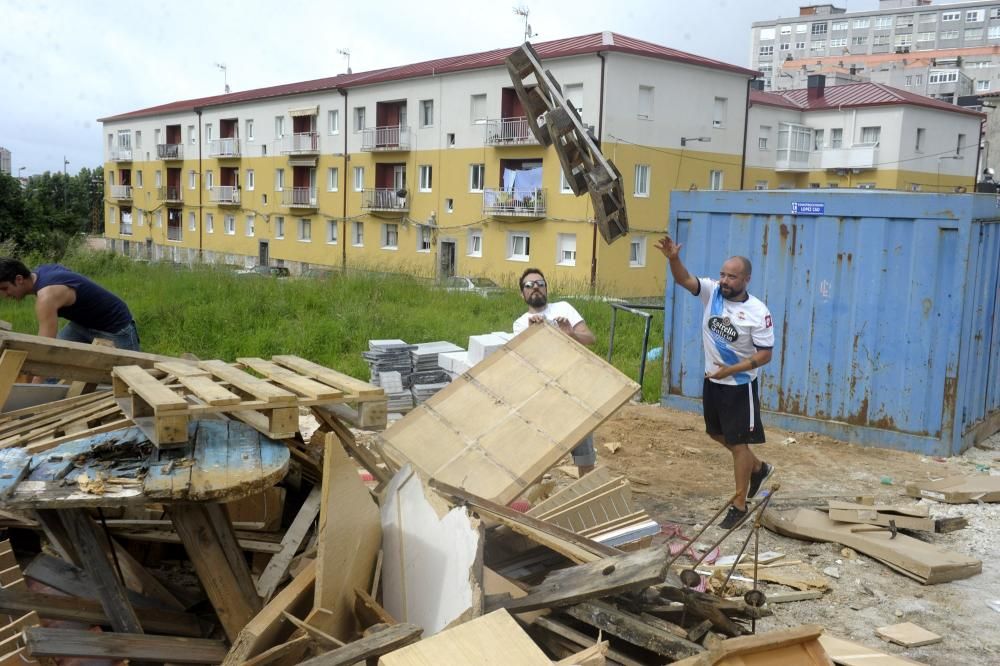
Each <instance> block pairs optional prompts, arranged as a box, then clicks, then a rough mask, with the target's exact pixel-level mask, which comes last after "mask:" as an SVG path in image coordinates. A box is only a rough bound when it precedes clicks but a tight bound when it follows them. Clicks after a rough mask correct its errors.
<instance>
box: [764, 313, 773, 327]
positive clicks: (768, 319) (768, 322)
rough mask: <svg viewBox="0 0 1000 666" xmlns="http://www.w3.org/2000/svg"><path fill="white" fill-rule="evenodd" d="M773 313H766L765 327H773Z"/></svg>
mask: <svg viewBox="0 0 1000 666" xmlns="http://www.w3.org/2000/svg"><path fill="white" fill-rule="evenodd" d="M771 326H772V324H771V315H765V317H764V328H771Z"/></svg>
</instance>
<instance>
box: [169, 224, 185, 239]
mask: <svg viewBox="0 0 1000 666" xmlns="http://www.w3.org/2000/svg"><path fill="white" fill-rule="evenodd" d="M183 237H184V229H183V228H182V227H181V225H179V224H169V225H167V240H168V241H179V240H183Z"/></svg>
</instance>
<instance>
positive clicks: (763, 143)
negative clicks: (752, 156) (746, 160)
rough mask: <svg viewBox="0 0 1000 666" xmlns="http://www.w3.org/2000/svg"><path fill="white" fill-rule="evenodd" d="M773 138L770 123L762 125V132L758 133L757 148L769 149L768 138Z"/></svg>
mask: <svg viewBox="0 0 1000 666" xmlns="http://www.w3.org/2000/svg"><path fill="white" fill-rule="evenodd" d="M770 138H771V128H770V126H768V125H761V126H760V133H759V134H758V135H757V148H758V149H759V150H767V142H768V139H770Z"/></svg>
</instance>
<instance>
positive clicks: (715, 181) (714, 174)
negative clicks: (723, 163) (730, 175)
mask: <svg viewBox="0 0 1000 666" xmlns="http://www.w3.org/2000/svg"><path fill="white" fill-rule="evenodd" d="M708 189H710V190H721V189H722V172H721V171H715V170H712V171H709V172H708Z"/></svg>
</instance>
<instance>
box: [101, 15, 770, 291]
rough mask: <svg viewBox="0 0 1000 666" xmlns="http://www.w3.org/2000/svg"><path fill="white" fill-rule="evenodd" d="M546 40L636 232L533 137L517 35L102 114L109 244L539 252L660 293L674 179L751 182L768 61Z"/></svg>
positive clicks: (473, 266)
mask: <svg viewBox="0 0 1000 666" xmlns="http://www.w3.org/2000/svg"><path fill="white" fill-rule="evenodd" d="M534 46H535V48H536V50H537V52H538V53H539V56H540V57H541V58H542V62H543V65H544V66H545V67H546V68H548V69H549V70H550V71H551V72H552V74H553V75H554V77H555V78H556V79H557V80H558V81H559V83H560V85H561V87H562V91H563V93H564V95H565V96H566V97H567V99H569V100H570V101H571V102H572V103H573V104H574V106H575V107H576V108H577V110H578V112H579V114H580V116H581V119H582V120H583V122H584V123H585V124H586V125H589V126H590V127H591V128H592V130H591V132H592V135H593V136H594V138H595V139H596V142H597V144H598V145H599V146H600V148H601V149H602V151H603V152H604V154H605V155H606V156H607V157H609V158H611V159H612V160H613V161H614V162H615V164H616V165H617V166H618V168H619V170H620V171H621V172H622V174H623V177H624V181H625V194H626V203H627V207H628V215H629V224H630V232H629V234H628V236H627V237H625V238H623V239H619V240H617V241H616V242H614V243H612V244H610V245H609V244H607V243H605V242H604V240H603V239H602V238H601V236H600V235H599V234H598V233H597V230H596V226H595V224H594V214H593V210H592V208H591V204H590V200H589V197H575V196H574V195H573V194H572V192H571V191H570V189H569V187H568V184H567V183H566V182H565V178H564V176H563V174H562V171H561V167H560V163H559V159H558V157H557V156H556V153H555V150H554V149H553V148H551V147H549V148H544V147H542V146H541V145H539V144H538V143H537V141H535V139H534V137H533V135H532V134H531V132H530V131H529V129H528V125H527V123H528V120H527V118H526V117H525V113H524V110H523V108H522V106H521V104H520V101H519V100H518V98H517V96H516V94H515V93H514V90H513V87H512V85H511V81H510V78H509V75H508V73H507V71H506V68H505V67H504V63H503V61H504V58H505V57H506V56H507V55H508V54H509V53H510V52H511V51H512V49H510V48H507V49H498V50H493V51H487V52H483V53H475V54H471V55H465V56H458V57H452V58H443V59H438V60H432V61H428V62H422V63H415V64H410V65H403V66H400V67H391V68H387V69H381V70H375V71H370V72H361V73H352V74H343V75H340V76H335V77H331V78H327V79H319V80H315V81H305V82H299V83H292V84H287V85H281V86H274V87H270V88H261V89H255V90H250V91H245V92H236V93H230V94H225V95H219V96H214V97H206V98H200V99H194V100H183V101H177V102H171V103H167V104H163V105H160V106H156V107H152V108H147V109H141V110H138V111H132V112H129V113H123V114H119V115H115V116H109V117H106V118H102V119H101V122H102V123H103V127H104V135H105V137H106V145H105V174H106V177H105V182H106V204H105V206H106V213H107V217H106V225H105V235H106V237H107V239H108V243H109V246H110V247H111V248H113V249H114V250H115V251H117V252H122V253H125V254H128V255H130V256H133V257H136V258H140V257H145V258H150V259H168V260H174V261H179V262H195V261H204V262H221V263H227V264H235V265H239V266H250V265H255V264H271V265H284V266H288V267H289V268H290V270H291V271H292V272H293V273H297V272H300V271H303V270H306V269H309V268H325V267H333V268H348V269H350V268H358V269H370V270H380V271H390V272H405V273H410V274H414V275H418V276H423V277H429V278H440V277H444V276H449V275H456V274H457V275H472V276H484V277H490V278H492V279H494V280H496V281H497V282H500V283H502V284H508V285H511V284H514V283H515V280H516V278H517V276H518V275H520V273H521V272H522V271H523V269H524V268H526V267H527V266H537V267H539V268H541V269H542V270H544V271H545V272H546V274H547V276H548V277H549V279H550V281H551V282H552V283H553V284H554V285H555V286H556V288H557V289H559V290H560V291H561V292H562V293H585V292H586V291H587V290H589V289H594V290H596V291H598V292H600V293H606V294H615V295H620V296H639V295H655V294H662V293H663V289H664V287H665V285H664V277H665V272H664V268H663V262H662V258H659V259H660V260H659V261H657V257H654V256H653V253H654V252H655V250H654V248H653V243H654V242H655V240H656V238H657V237H658V235H659V234H661V233H662V232H663V230H664V229H666V226H667V216H668V210H669V193H670V191H671V190H675V189H689V188H692V187H696V188H701V189H740V188H741V187H742V186H743V185H744V183H743V175H744V164H743V158H744V145H745V140H744V139H745V131H746V119H747V115H746V113H747V108H748V97H749V94H750V81H751V79H753V78H754V77H755V75H756V73H755V72H753V71H751V70H748V69H745V68H742V67H738V66H735V65H730V64H726V63H722V62H718V61H714V60H710V59H707V58H702V57H699V56H695V55H692V54H688V53H685V52H682V51H677V50H675V49H671V48H668V47H665V46H660V45H657V44H652V43H649V42H645V41H641V40H637V39H633V38H630V37H626V36H623V35H619V34H615V33H610V32H603V33H594V34H590V35H583V36H580V37H574V38H569V39H561V40H555V41H551V42H544V43H539V44H536V45H534Z"/></svg>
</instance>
